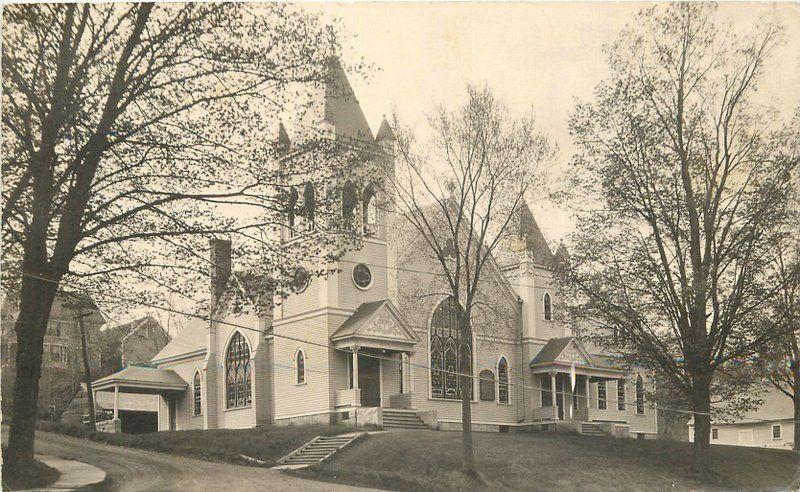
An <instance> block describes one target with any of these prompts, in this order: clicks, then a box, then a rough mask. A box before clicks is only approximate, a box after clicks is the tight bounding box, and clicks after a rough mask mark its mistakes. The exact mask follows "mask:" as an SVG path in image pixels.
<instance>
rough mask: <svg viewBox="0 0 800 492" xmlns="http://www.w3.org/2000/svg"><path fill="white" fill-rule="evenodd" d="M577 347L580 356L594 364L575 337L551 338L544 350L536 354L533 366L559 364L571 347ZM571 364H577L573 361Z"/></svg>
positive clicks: (532, 362)
mask: <svg viewBox="0 0 800 492" xmlns="http://www.w3.org/2000/svg"><path fill="white" fill-rule="evenodd" d="M573 344H574V345H575V346H577V348H578V351H579V352H580V355H581V356H583V358H584V359H585V360H586V362H588V363H589V364H590V365H593V364H594V360H592V357H591V356H590V355H589V354H588V353H587V352H586V350H585V349H584V348H583V347H581V346H580V345H579V344H578V341H577V340H576V339H575V337H563V338H551V339H550V340H549V341H548V342H547V343H546V344H545V346H544V347H542V350H540V351H539V353H538V354H536V357H534V358H533V360H532V361H531V365H534V364H549V363H552V362H559V361H560V357H561V356H562V354H563V353H564V352H565V351H566V349H567V347H568V346H570V345H573ZM570 362H577V361H575V360H571V361H570Z"/></svg>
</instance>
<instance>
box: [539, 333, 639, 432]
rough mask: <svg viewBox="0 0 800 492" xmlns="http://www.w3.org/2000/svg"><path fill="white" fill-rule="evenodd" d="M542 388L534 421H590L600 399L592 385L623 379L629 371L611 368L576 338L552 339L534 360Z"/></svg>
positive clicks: (540, 387)
mask: <svg viewBox="0 0 800 492" xmlns="http://www.w3.org/2000/svg"><path fill="white" fill-rule="evenodd" d="M530 368H531V371H532V372H533V375H534V378H533V379H534V382H535V385H536V386H537V387H538V388H539V389H540V397H539V407H536V408H534V409H533V416H534V420H537V421H550V422H564V421H574V422H588V421H591V420H592V418H591V416H592V415H591V414H592V409H594V408H596V405H597V402H596V401H594V400H593V398H591V397H590V394H591V392H590V385H592V384H597V383H598V382H600V381H610V380H619V379H622V378H624V377H625V376H626V374H627V373H626V371H624V370H622V369H619V368H615V367H609V366H608V365H607V364H602V363H601V361H600V360H599V359H598V358H596V357H593V356H592V355H591V354H589V353H588V352H587V351H586V350H585V349H584V348H583V347H582V346H581V344H580V342H579V341H578V340H576V339H575V338H574V337H567V338H558V339H553V340H550V341H549V342H548V343H547V344H546V345H545V346H544V347H543V348H542V350H541V351H540V352H539V354H538V355H537V356H536V357H534V359H533V360H532V361H531V363H530Z"/></svg>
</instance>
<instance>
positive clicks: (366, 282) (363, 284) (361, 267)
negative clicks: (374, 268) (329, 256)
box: [353, 263, 372, 290]
mask: <svg viewBox="0 0 800 492" xmlns="http://www.w3.org/2000/svg"><path fill="white" fill-rule="evenodd" d="M353 283H354V284H356V287H358V288H359V289H362V290H363V289H369V286H370V285H372V272H370V271H369V268H368V267H367V265H365V264H363V263H359V264H358V265H356V266H355V267H353Z"/></svg>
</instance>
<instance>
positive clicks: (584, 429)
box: [581, 422, 605, 436]
mask: <svg viewBox="0 0 800 492" xmlns="http://www.w3.org/2000/svg"><path fill="white" fill-rule="evenodd" d="M581 434H582V435H584V436H605V433H604V432H603V431H602V430H600V427H598V426H596V425H595V424H592V423H589V422H581Z"/></svg>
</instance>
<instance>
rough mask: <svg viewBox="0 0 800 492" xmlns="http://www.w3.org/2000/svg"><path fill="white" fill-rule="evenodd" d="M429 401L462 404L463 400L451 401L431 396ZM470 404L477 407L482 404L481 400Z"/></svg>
mask: <svg viewBox="0 0 800 492" xmlns="http://www.w3.org/2000/svg"><path fill="white" fill-rule="evenodd" d="M428 400H429V401H441V402H446V403H461V399H458V400H451V399H450V398H436V397H435V396H429V397H428ZM470 403H472V404H473V405H476V404H478V403H480V402H479V400H470ZM487 403H488V402H487Z"/></svg>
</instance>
